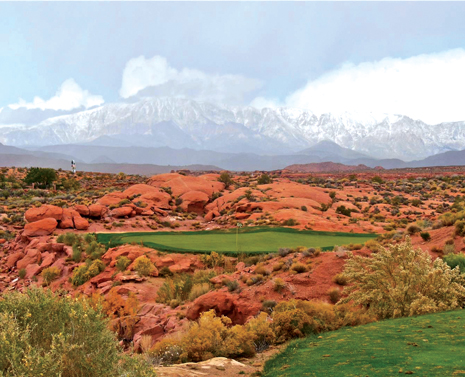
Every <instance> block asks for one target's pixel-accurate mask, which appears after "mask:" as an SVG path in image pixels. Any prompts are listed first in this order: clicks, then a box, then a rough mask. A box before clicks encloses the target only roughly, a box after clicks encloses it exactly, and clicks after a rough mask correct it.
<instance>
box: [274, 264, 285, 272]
mask: <svg viewBox="0 0 465 377" xmlns="http://www.w3.org/2000/svg"><path fill="white" fill-rule="evenodd" d="M283 265H284V263H282V262H280V263H276V264H275V265H273V271H275V272H276V271H279V270H281V269H282V268H283Z"/></svg>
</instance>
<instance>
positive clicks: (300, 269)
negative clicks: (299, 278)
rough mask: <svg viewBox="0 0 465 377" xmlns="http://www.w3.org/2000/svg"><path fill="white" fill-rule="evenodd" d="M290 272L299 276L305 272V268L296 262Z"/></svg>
mask: <svg viewBox="0 0 465 377" xmlns="http://www.w3.org/2000/svg"><path fill="white" fill-rule="evenodd" d="M291 270H292V271H295V272H296V273H298V274H301V273H302V272H307V266H306V265H305V264H303V263H299V262H297V263H294V264H293V265H292V266H291Z"/></svg>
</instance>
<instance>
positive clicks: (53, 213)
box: [24, 204, 63, 223]
mask: <svg viewBox="0 0 465 377" xmlns="http://www.w3.org/2000/svg"><path fill="white" fill-rule="evenodd" d="M62 216H63V208H61V207H57V206H52V205H48V204H44V205H42V206H40V207H34V208H30V209H28V210H27V211H26V213H25V214H24V217H25V218H26V221H27V222H30V223H32V222H35V221H39V220H43V219H47V218H53V219H55V220H61V218H62Z"/></svg>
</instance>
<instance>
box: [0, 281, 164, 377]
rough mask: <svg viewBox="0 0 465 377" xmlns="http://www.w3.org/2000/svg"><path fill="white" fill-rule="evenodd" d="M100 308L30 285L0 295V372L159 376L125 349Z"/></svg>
mask: <svg viewBox="0 0 465 377" xmlns="http://www.w3.org/2000/svg"><path fill="white" fill-rule="evenodd" d="M107 325H108V322H107V320H106V319H105V318H104V315H103V313H102V312H101V310H100V309H99V308H96V309H94V308H92V307H91V306H90V305H89V304H88V303H87V302H86V301H85V300H79V299H78V300H75V299H73V298H68V297H60V295H59V294H58V293H56V294H55V293H52V292H51V291H50V290H43V289H39V288H31V289H28V290H26V291H25V292H24V293H19V292H10V293H7V294H4V295H3V300H1V301H0V339H2V342H0V374H1V375H5V376H22V377H36V376H88V377H97V376H123V375H124V376H134V377H143V376H145V377H148V376H155V372H154V371H153V369H151V367H149V366H148V365H147V364H145V363H143V362H142V360H141V359H140V358H131V357H129V356H127V355H124V354H123V353H122V352H121V350H120V347H119V345H118V343H117V341H116V339H115V336H114V334H113V333H112V332H111V331H110V330H109V329H108V327H107Z"/></svg>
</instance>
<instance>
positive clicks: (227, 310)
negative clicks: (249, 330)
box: [186, 291, 261, 325]
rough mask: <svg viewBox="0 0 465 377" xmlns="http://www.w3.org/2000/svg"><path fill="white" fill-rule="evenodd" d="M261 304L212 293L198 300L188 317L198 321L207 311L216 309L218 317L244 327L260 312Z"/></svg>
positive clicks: (219, 292)
mask: <svg viewBox="0 0 465 377" xmlns="http://www.w3.org/2000/svg"><path fill="white" fill-rule="evenodd" d="M260 308H261V305H260V303H257V302H253V301H249V300H244V299H241V298H239V297H237V296H235V295H232V294H231V293H228V292H224V291H212V292H209V293H207V294H205V295H203V296H200V297H199V298H197V299H196V300H195V301H194V302H193V303H192V305H191V306H190V307H189V309H188V310H187V314H186V317H187V318H188V319H190V320H196V319H198V318H199V317H200V314H202V313H203V312H205V311H208V310H211V309H214V310H215V312H216V314H217V315H224V316H226V317H229V318H230V319H231V320H232V321H233V323H234V324H239V325H242V324H244V323H246V322H247V319H248V318H249V317H251V316H254V315H256V314H258V313H259V312H260Z"/></svg>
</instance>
